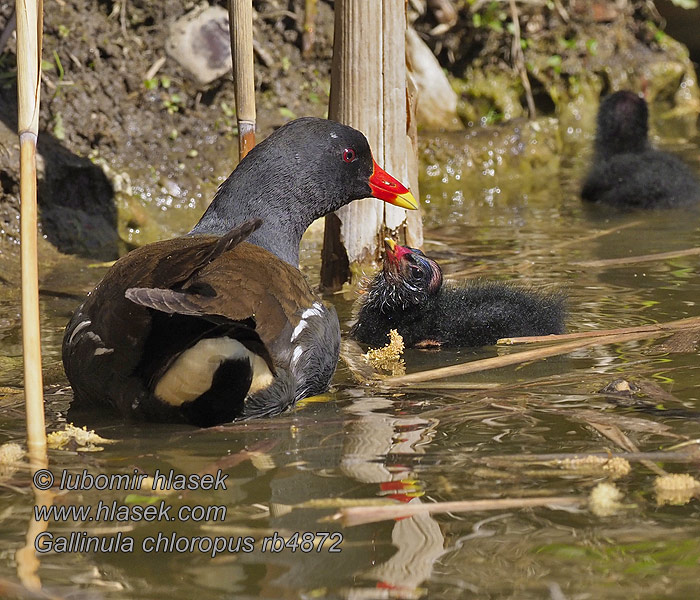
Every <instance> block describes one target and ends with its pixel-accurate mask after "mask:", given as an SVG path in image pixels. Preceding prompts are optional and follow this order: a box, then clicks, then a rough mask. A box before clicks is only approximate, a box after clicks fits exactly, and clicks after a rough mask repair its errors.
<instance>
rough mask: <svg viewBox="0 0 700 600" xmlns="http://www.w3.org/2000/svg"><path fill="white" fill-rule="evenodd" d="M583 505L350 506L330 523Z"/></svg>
mask: <svg viewBox="0 0 700 600" xmlns="http://www.w3.org/2000/svg"><path fill="white" fill-rule="evenodd" d="M582 502H586V499H585V498H579V497H576V496H560V497H556V496H553V497H545V498H498V499H493V500H464V501H457V502H430V503H428V504H397V505H395V506H352V507H348V508H342V509H340V510H339V511H338V512H337V513H335V515H333V517H332V518H333V519H334V520H340V521H341V522H342V524H343V526H344V527H353V526H355V525H364V524H366V523H376V522H377V521H385V520H387V519H401V518H405V517H412V516H414V515H421V514H435V513H446V512H476V511H484V510H509V509H516V508H532V507H537V506H547V505H550V504H554V505H558V506H572V505H576V504H581V503H582Z"/></svg>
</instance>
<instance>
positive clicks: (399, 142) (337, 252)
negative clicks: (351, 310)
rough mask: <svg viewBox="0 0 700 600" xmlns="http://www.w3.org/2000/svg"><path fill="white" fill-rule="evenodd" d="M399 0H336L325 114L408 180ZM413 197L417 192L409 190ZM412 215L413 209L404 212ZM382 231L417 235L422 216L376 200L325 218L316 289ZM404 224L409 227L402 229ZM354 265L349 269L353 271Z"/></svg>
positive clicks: (342, 273)
mask: <svg viewBox="0 0 700 600" xmlns="http://www.w3.org/2000/svg"><path fill="white" fill-rule="evenodd" d="M405 11H406V7H405V2H404V0H380V1H377V2H367V1H366V0H336V2H335V4H334V13H335V29H334V39H333V64H332V68H331V95H330V99H329V106H328V114H329V118H330V119H332V120H334V121H338V122H339V123H345V124H346V125H350V126H352V127H355V128H356V129H359V130H360V131H362V133H364V134H365V136H366V137H367V141H368V142H369V145H370V147H371V148H372V151H373V152H374V158H375V160H376V161H377V163H379V165H380V166H381V167H382V168H384V169H386V170H387V171H388V172H389V173H391V174H392V175H394V176H395V177H396V178H397V179H399V180H400V181H402V182H404V183H406V182H407V181H408V174H409V168H408V160H409V157H408V149H409V148H410V146H411V144H410V140H409V138H408V137H407V126H408V122H407V114H406V54H405V35H406V12H405ZM413 192H414V194H416V197H417V190H415V189H414V190H413ZM410 212H417V211H410ZM386 229H390V230H392V231H404V232H405V233H406V235H408V236H409V237H408V239H410V240H411V244H412V245H420V241H421V240H422V233H421V224H420V220H419V219H417V218H416V217H414V218H413V219H409V218H408V216H407V215H406V211H404V209H402V208H397V207H394V206H390V205H386V204H383V203H380V202H377V201H376V200H374V199H364V200H358V201H356V202H352V203H351V204H349V205H348V206H344V207H343V208H341V209H340V210H338V211H337V212H335V213H332V214H330V215H327V216H326V222H325V231H324V239H323V251H322V265H321V287H322V289H323V290H324V291H326V292H335V291H337V290H339V289H340V288H341V287H342V286H343V284H344V283H345V282H346V281H349V280H350V279H351V276H352V273H353V272H357V270H356V265H357V264H362V263H366V262H367V261H368V260H370V259H371V258H372V257H375V256H376V255H377V254H378V242H379V240H381V239H382V237H384V235H385V231H386ZM408 229H410V230H411V231H408ZM351 267H352V268H351Z"/></svg>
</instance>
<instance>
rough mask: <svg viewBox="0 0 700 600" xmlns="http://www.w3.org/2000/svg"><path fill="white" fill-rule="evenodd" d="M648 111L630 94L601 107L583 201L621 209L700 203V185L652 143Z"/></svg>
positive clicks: (614, 96) (610, 98)
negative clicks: (650, 140) (652, 145)
mask: <svg viewBox="0 0 700 600" xmlns="http://www.w3.org/2000/svg"><path fill="white" fill-rule="evenodd" d="M648 134H649V109H648V108H647V103H646V101H645V100H644V98H641V97H640V96H638V95H637V94H635V93H633V92H630V91H621V92H615V93H614V94H611V95H610V96H607V97H606V98H605V99H604V100H603V101H602V102H601V104H600V108H599V109H598V124H597V129H596V136H595V150H594V154H593V164H592V166H591V168H590V170H589V172H588V174H587V175H586V179H585V181H584V183H583V188H582V190H581V198H582V199H583V200H585V201H587V202H598V203H601V204H608V205H611V206H615V207H618V208H622V209H630V208H672V207H680V206H691V205H693V204H697V203H698V202H700V182H699V181H698V178H697V177H696V176H695V175H694V174H693V173H692V172H691V170H690V169H689V168H688V167H687V166H686V165H685V164H683V163H682V162H681V161H680V160H679V159H678V158H676V157H675V156H672V155H671V154H669V153H668V152H660V151H658V150H654V149H653V148H652V147H651V145H650V144H649V139H648Z"/></svg>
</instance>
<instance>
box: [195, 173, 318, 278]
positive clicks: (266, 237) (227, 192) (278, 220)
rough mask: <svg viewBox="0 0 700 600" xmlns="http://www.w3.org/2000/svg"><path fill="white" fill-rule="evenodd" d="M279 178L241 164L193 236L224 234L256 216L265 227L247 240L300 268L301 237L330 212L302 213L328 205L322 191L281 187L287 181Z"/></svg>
mask: <svg viewBox="0 0 700 600" xmlns="http://www.w3.org/2000/svg"><path fill="white" fill-rule="evenodd" d="M249 164H250V163H249ZM280 175H281V174H280V173H279V172H274V171H273V172H271V173H267V174H265V176H264V177H262V178H261V177H260V173H259V169H256V168H246V165H244V163H243V162H242V163H241V165H240V166H239V167H238V168H237V169H236V170H235V171H234V172H233V173H232V174H231V176H230V177H229V178H228V179H227V180H226V181H225V182H224V183H223V184H222V185H221V187H220V188H219V191H218V192H217V194H216V196H215V197H214V201H213V202H212V203H211V205H210V206H209V208H208V209H207V211H206V212H205V213H204V215H203V216H202V218H201V219H200V221H199V223H197V225H195V227H194V228H193V229H192V231H191V232H190V233H192V234H197V233H202V234H213V235H224V234H225V233H226V232H227V231H229V230H231V229H233V228H234V227H237V226H239V225H242V224H243V223H245V222H246V221H248V220H250V219H251V218H254V217H257V218H260V219H262V221H263V224H262V226H261V227H260V229H258V231H256V232H255V233H254V234H253V235H251V236H250V237H249V238H248V240H247V241H248V242H250V243H252V244H255V245H256V246H260V247H261V248H265V249H266V250H269V251H270V252H272V253H273V254H275V255H276V256H278V257H279V258H281V259H282V260H284V261H285V262H287V263H289V264H290V265H294V266H298V264H299V244H300V242H301V237H302V235H303V234H304V232H305V231H306V229H307V228H308V227H309V225H311V223H312V222H313V221H314V220H315V219H317V218H319V217H321V216H323V215H324V214H326V212H328V211H326V210H323V209H320V210H319V211H308V210H303V207H304V206H305V205H307V204H309V205H311V206H313V205H315V206H319V207H321V206H325V203H324V202H323V200H324V198H319V197H318V196H321V195H322V194H321V192H322V190H318V189H309V187H308V186H303V185H301V186H300V185H298V184H297V185H294V186H289V187H288V188H287V187H286V186H283V185H280V184H281V182H280V179H284V178H283V177H280ZM300 207H301V208H300ZM295 208H296V210H295Z"/></svg>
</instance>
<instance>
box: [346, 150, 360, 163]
mask: <svg viewBox="0 0 700 600" xmlns="http://www.w3.org/2000/svg"><path fill="white" fill-rule="evenodd" d="M356 158H357V155H356V154H355V151H354V150H353V149H352V148H345V150H343V160H344V161H345V162H346V163H351V162H352V161H353V160H355V159H356Z"/></svg>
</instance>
